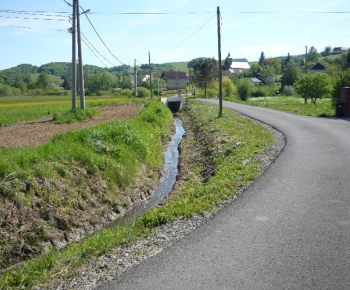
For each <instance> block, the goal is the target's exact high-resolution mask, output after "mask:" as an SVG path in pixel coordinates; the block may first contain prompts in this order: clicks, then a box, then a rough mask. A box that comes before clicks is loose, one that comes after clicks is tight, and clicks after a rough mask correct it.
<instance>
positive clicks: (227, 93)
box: [222, 77, 237, 97]
mask: <svg viewBox="0 0 350 290" xmlns="http://www.w3.org/2000/svg"><path fill="white" fill-rule="evenodd" d="M236 93H237V89H236V87H235V85H234V84H233V83H232V81H231V80H230V79H229V78H228V77H223V78H222V94H223V96H224V97H231V96H233V95H234V94H236Z"/></svg>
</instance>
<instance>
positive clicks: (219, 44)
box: [217, 6, 222, 117]
mask: <svg viewBox="0 0 350 290" xmlns="http://www.w3.org/2000/svg"><path fill="white" fill-rule="evenodd" d="M217 17H218V54H219V117H220V116H222V69H221V33H220V26H221V25H220V7H219V6H218V7H217Z"/></svg>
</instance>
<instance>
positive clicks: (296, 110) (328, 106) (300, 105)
mask: <svg viewBox="0 0 350 290" xmlns="http://www.w3.org/2000/svg"><path fill="white" fill-rule="evenodd" d="M227 101H234V102H238V101H237V99H232V98H230V99H227ZM240 103H242V104H247V105H251V106H258V107H265V108H270V109H274V110H279V111H285V112H290V113H293V114H298V115H303V116H314V117H334V116H335V109H334V107H333V105H332V100H331V99H321V100H317V103H316V104H311V103H310V102H309V103H307V104H304V99H302V98H300V97H285V96H276V97H258V98H249V99H248V101H246V102H240Z"/></svg>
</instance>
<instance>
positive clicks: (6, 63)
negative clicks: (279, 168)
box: [0, 0, 350, 70]
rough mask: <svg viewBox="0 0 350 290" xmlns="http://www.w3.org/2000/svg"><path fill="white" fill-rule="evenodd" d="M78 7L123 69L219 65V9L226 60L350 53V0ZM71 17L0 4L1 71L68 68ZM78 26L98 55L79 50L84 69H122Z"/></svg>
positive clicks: (18, 1)
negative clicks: (331, 50) (208, 60)
mask: <svg viewBox="0 0 350 290" xmlns="http://www.w3.org/2000/svg"><path fill="white" fill-rule="evenodd" d="M66 1H67V2H69V3H70V2H71V1H72V0H66ZM80 5H81V6H82V7H83V8H84V9H90V10H91V12H90V13H89V14H88V16H89V18H90V20H91V22H92V24H93V25H94V27H95V28H96V30H97V32H98V33H99V35H100V36H101V38H102V39H103V41H104V42H105V44H106V45H107V46H108V48H109V49H110V51H111V52H112V53H113V55H114V56H115V57H116V58H117V59H119V60H120V61H121V62H122V63H124V64H128V65H129V64H130V65H133V63H134V59H136V60H137V63H138V64H143V63H148V52H149V51H150V53H151V62H152V63H164V62H176V61H190V60H191V59H193V58H196V57H215V58H216V59H217V58H218V53H217V18H216V9H217V6H219V7H220V11H221V17H222V28H221V40H222V45H221V49H222V58H223V59H224V58H225V57H226V56H227V54H228V52H230V53H231V55H232V56H233V57H234V58H246V59H248V60H249V61H255V60H258V58H259V56H260V53H261V51H264V53H265V56H266V57H274V56H281V55H287V54H288V52H289V53H290V54H291V55H294V54H303V53H304V52H305V46H307V47H308V48H310V47H311V46H314V47H316V49H317V50H318V51H319V52H321V51H323V50H324V48H325V46H332V47H337V46H344V47H350V7H349V0H332V1H329V0H327V1H325V0H307V1H306V0H287V1H281V0H244V1H242V0H240V1H237V0H216V1H213V0H147V1H146V0H127V1H116V0H114V1H111V0H98V1H96V0H80ZM6 10H11V11H12V13H9V11H6ZM21 11H25V12H31V13H30V14H34V15H30V14H24V13H25V12H21ZM38 11H43V12H38ZM334 12H343V13H334ZM344 12H345V13H344ZM70 13H71V8H70V7H69V6H68V5H67V4H66V3H65V1H64V0H31V1H28V0H11V1H9V0H0V39H1V45H0V70H1V69H6V68H10V67H14V66H16V65H19V64H22V63H29V64H33V65H36V66H40V65H42V64H46V63H49V62H70V61H71V59H72V57H71V46H72V43H71V35H70V34H69V33H68V32H67V29H68V28H69V27H70V26H71V25H70V23H69V21H68V17H69V15H70ZM118 13H153V14H118ZM156 13H167V14H156ZM39 14H43V15H39ZM24 18H30V19H24ZM34 18H39V20H36V19H34ZM43 19H54V20H43ZM81 27H82V32H83V34H84V35H85V36H86V38H87V39H88V41H89V42H90V43H91V44H92V45H93V46H94V47H95V48H96V49H97V51H98V53H96V52H95V54H96V55H97V56H99V58H97V57H96V56H95V55H94V54H93V53H92V52H91V50H90V49H89V48H88V47H87V46H86V45H85V44H83V63H84V64H92V65H98V66H101V67H104V66H107V67H111V66H112V65H120V64H121V63H120V62H119V61H118V60H117V59H116V58H115V57H114V56H113V55H112V54H111V53H110V52H109V51H108V50H107V49H106V47H105V46H104V45H103V43H102V42H101V41H100V39H99V37H98V36H97V35H96V33H95V31H94V30H93V28H92V27H91V25H90V23H89V22H88V20H87V19H86V17H85V16H84V15H82V16H81ZM92 50H94V49H92ZM100 54H101V55H103V57H104V58H102V57H101V56H100ZM106 59H107V61H106Z"/></svg>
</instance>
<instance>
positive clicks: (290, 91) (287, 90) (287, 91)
mask: <svg viewBox="0 0 350 290" xmlns="http://www.w3.org/2000/svg"><path fill="white" fill-rule="evenodd" d="M282 94H283V95H285V96H295V95H296V91H295V89H294V87H293V86H284V88H283V91H282Z"/></svg>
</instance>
